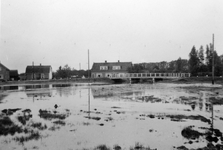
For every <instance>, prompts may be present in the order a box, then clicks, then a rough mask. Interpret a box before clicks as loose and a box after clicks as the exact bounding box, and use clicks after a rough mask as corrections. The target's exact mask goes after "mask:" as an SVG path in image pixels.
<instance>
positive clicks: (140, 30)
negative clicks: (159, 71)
mask: <svg viewBox="0 0 223 150" xmlns="http://www.w3.org/2000/svg"><path fill="white" fill-rule="evenodd" d="M213 33H214V34H215V48H216V50H217V52H218V54H223V1H222V0H214V1H213V0H1V45H0V61H1V63H2V64H4V65H5V66H6V67H8V68H9V69H18V70H19V73H22V72H25V68H26V66H27V65H32V62H34V64H35V65H39V64H40V63H41V64H42V65H51V66H52V67H53V70H54V71H56V70H57V69H58V67H59V66H64V65H65V64H68V65H69V66H70V67H71V68H75V69H79V63H81V68H82V69H87V62H88V59H87V58H88V55H87V54H88V49H89V51H90V65H92V64H93V62H104V61H105V60H107V61H112V62H116V61H118V60H120V61H131V62H133V63H139V62H159V61H171V60H176V59H178V58H179V57H181V58H185V59H188V54H189V52H190V51H191V48H192V46H193V45H195V46H196V48H197V49H199V47H200V46H201V45H203V46H205V47H206V45H207V44H209V43H211V42H212V34H213Z"/></svg>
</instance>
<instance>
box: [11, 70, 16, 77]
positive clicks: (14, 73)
mask: <svg viewBox="0 0 223 150" xmlns="http://www.w3.org/2000/svg"><path fill="white" fill-rule="evenodd" d="M9 75H10V76H18V70H10V71H9Z"/></svg>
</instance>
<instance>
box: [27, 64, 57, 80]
mask: <svg viewBox="0 0 223 150" xmlns="http://www.w3.org/2000/svg"><path fill="white" fill-rule="evenodd" d="M52 77H53V72H52V67H51V66H42V65H41V64H40V65H39V66H27V67H26V79H27V80H40V79H52Z"/></svg>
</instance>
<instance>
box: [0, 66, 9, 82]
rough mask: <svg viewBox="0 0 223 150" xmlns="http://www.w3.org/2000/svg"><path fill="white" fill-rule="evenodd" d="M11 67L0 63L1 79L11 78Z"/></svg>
mask: <svg viewBox="0 0 223 150" xmlns="http://www.w3.org/2000/svg"><path fill="white" fill-rule="evenodd" d="M9 71H10V70H9V69H8V68H7V67H5V66H4V65H3V64H1V63H0V80H6V81H7V80H9Z"/></svg>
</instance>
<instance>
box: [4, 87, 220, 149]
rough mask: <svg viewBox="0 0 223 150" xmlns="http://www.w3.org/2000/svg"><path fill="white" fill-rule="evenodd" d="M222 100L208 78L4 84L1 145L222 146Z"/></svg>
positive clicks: (214, 147) (138, 147)
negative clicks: (201, 80)
mask: <svg viewBox="0 0 223 150" xmlns="http://www.w3.org/2000/svg"><path fill="white" fill-rule="evenodd" d="M222 104H223V88H222V85H214V86H212V85H210V84H170V83H155V84H132V85H129V84H120V85H103V86H102V85H100V86H96V85H95V86H94V85H91V86H88V85H87V84H82V85H72V84H55V85H53V84H50V85H21V86H5V87H1V88H0V150H11V149H13V150H14V149H15V150H28V149H39V150H76V149H77V150H79V149H80V150H92V149H93V150H96V149H98V150H106V149H110V150H112V149H114V150H121V149H122V150H130V149H131V150H136V149H143V150H150V149H157V150H187V149H195V150H198V149H216V150H222V149H223V135H222V132H223V105H222Z"/></svg>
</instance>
